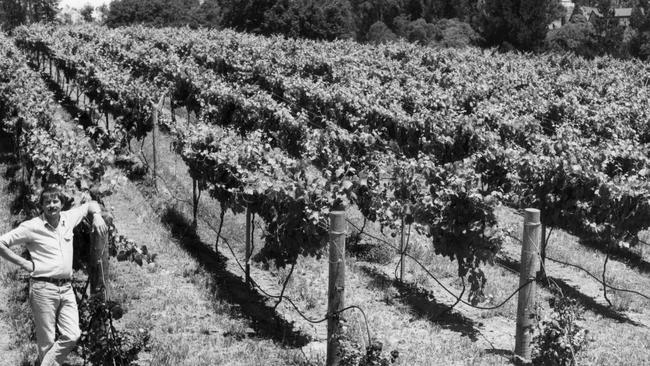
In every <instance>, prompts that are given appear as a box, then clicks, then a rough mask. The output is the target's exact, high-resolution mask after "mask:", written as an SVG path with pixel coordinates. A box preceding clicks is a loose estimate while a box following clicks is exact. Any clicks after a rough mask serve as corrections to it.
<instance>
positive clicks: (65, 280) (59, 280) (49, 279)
mask: <svg viewBox="0 0 650 366" xmlns="http://www.w3.org/2000/svg"><path fill="white" fill-rule="evenodd" d="M32 280H34V281H45V282H49V283H53V284H55V285H57V286H63V285H66V284H68V283H70V281H72V280H71V279H69V278H52V277H32Z"/></svg>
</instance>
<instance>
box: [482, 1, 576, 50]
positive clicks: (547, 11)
mask: <svg viewBox="0 0 650 366" xmlns="http://www.w3.org/2000/svg"><path fill="white" fill-rule="evenodd" d="M564 11H565V10H564V7H562V6H561V4H560V2H559V0H486V1H485V2H484V4H483V6H482V19H481V20H480V27H479V29H480V31H481V33H482V35H483V37H484V38H485V40H486V41H487V42H488V44H491V45H501V44H503V43H509V44H511V45H513V46H514V47H516V48H518V49H521V50H526V51H529V50H534V49H537V48H538V47H539V46H541V44H542V42H543V41H544V38H545V37H546V33H547V31H548V25H549V24H551V22H552V21H553V20H555V19H558V18H560V17H562V16H563V15H564Z"/></svg>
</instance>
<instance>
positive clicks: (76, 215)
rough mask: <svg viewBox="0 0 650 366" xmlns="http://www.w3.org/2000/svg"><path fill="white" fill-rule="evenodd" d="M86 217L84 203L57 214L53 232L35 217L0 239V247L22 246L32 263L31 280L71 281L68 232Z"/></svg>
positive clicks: (42, 218) (70, 253)
mask: <svg viewBox="0 0 650 366" xmlns="http://www.w3.org/2000/svg"><path fill="white" fill-rule="evenodd" d="M86 215H88V204H87V203H85V204H83V205H81V206H79V207H75V208H73V209H70V210H68V211H61V218H60V220H59V225H58V226H57V227H56V228H54V227H52V226H51V225H50V224H49V223H48V222H47V221H46V220H45V218H44V217H43V216H42V215H41V216H37V217H34V218H33V219H31V220H27V221H25V222H23V223H22V224H20V225H19V226H18V227H17V228H15V229H13V230H11V231H10V232H8V233H6V234H4V235H2V236H0V243H2V244H4V245H6V246H8V247H10V246H12V245H18V244H25V247H26V248H27V250H29V254H30V255H31V257H32V261H33V262H34V272H32V273H31V274H30V275H31V276H32V277H52V278H66V279H67V278H72V230H73V229H74V227H75V226H77V225H78V224H79V223H80V222H81V221H82V220H83V218H84V217H85V216H86Z"/></svg>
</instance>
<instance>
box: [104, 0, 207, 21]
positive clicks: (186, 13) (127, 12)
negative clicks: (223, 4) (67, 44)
mask: <svg viewBox="0 0 650 366" xmlns="http://www.w3.org/2000/svg"><path fill="white" fill-rule="evenodd" d="M199 6H200V3H199V1H198V0H187V1H181V0H114V1H113V2H111V3H110V7H109V10H108V14H107V16H106V20H105V24H106V25H108V26H111V27H116V26H122V25H129V24H134V23H135V24H146V25H149V26H154V27H161V26H182V25H190V26H197V25H198V24H197V23H198V22H197V20H196V19H195V18H194V16H195V13H194V11H193V10H194V9H195V8H197V7H199Z"/></svg>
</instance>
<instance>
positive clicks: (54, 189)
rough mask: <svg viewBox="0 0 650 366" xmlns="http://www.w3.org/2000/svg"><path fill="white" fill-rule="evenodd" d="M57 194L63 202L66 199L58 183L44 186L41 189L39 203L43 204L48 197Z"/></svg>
mask: <svg viewBox="0 0 650 366" xmlns="http://www.w3.org/2000/svg"><path fill="white" fill-rule="evenodd" d="M52 196H56V197H58V199H59V201H61V204H63V202H64V201H65V200H64V198H65V195H64V194H63V190H61V187H59V186H57V185H49V186H46V187H45V188H43V190H42V191H41V197H40V198H39V200H38V203H39V204H40V205H41V206H42V205H43V201H45V199H46V198H49V197H52Z"/></svg>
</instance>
